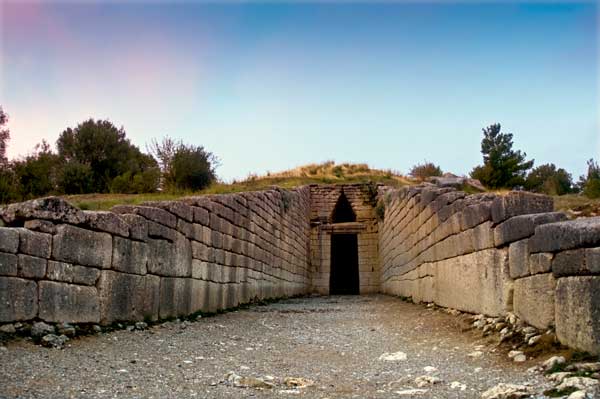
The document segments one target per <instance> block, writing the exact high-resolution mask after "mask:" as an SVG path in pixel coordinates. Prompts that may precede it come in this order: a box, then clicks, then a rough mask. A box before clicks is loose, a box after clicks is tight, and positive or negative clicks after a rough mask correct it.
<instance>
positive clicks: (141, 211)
mask: <svg viewBox="0 0 600 399" xmlns="http://www.w3.org/2000/svg"><path fill="white" fill-rule="evenodd" d="M111 211H113V212H115V213H121V214H127V213H129V214H133V215H140V216H143V217H145V218H146V219H148V220H152V221H153V222H156V223H160V224H162V225H164V226H167V227H170V228H172V229H174V228H175V227H177V217H176V216H175V215H173V214H172V213H169V212H167V211H165V210H164V209H160V208H154V207H150V206H133V205H117V206H113V207H112V209H111Z"/></svg>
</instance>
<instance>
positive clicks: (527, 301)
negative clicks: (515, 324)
mask: <svg viewBox="0 0 600 399" xmlns="http://www.w3.org/2000/svg"><path fill="white" fill-rule="evenodd" d="M514 286H515V291H514V299H513V307H514V312H515V314H516V315H517V316H519V317H520V318H521V319H522V320H524V321H525V322H527V323H529V324H531V325H532V326H534V327H537V328H540V329H545V328H548V327H550V326H552V325H554V289H555V287H556V279H555V278H554V276H553V275H552V273H544V274H536V275H535V276H530V277H524V278H520V279H518V280H516V281H515V285H514Z"/></svg>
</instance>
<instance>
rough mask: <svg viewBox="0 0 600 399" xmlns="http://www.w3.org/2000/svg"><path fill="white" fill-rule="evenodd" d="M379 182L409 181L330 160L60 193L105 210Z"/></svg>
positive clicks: (84, 205)
mask: <svg viewBox="0 0 600 399" xmlns="http://www.w3.org/2000/svg"><path fill="white" fill-rule="evenodd" d="M368 182H373V183H383V184H386V185H389V186H392V187H400V186H404V185H408V184H412V182H411V181H409V180H408V179H406V178H404V177H403V176H401V175H400V174H398V173H396V172H393V171H390V170H378V169H370V168H369V167H368V165H366V164H341V165H335V164H334V163H332V162H331V161H328V162H325V163H323V164H312V165H307V166H302V167H298V168H295V169H292V170H289V171H285V172H280V173H275V174H267V175H266V176H256V175H251V176H249V177H248V178H247V179H245V180H243V181H239V182H236V181H234V182H233V183H231V184H224V183H215V184H213V185H211V186H210V187H208V188H206V189H204V190H201V191H196V192H193V191H189V192H179V193H151V194H82V195H68V196H63V198H65V199H66V200H67V201H69V202H71V203H72V204H73V205H75V206H78V207H79V208H81V209H84V210H109V209H110V208H112V207H113V206H115V205H139V204H141V203H143V202H145V201H168V200H176V199H181V198H184V197H189V196H194V195H205V194H228V193H237V192H243V191H259V190H266V189H269V188H272V187H274V186H276V187H280V188H284V189H292V188H295V187H299V186H304V185H308V184H349V183H368Z"/></svg>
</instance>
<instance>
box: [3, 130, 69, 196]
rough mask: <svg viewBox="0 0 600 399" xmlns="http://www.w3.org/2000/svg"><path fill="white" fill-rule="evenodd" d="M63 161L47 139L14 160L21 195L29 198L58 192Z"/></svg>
mask: <svg viewBox="0 0 600 399" xmlns="http://www.w3.org/2000/svg"><path fill="white" fill-rule="evenodd" d="M60 167H61V161H60V158H59V157H58V155H56V154H54V153H53V152H52V150H51V149H50V145H48V143H47V142H46V141H42V143H41V144H38V145H36V146H35V149H34V152H33V153H32V154H30V155H28V156H27V157H25V158H24V159H22V160H18V161H15V162H14V165H13V169H14V173H15V175H16V179H17V181H18V184H19V191H20V197H21V198H22V199H29V198H35V197H41V196H44V195H48V194H50V193H55V192H57V188H58V187H57V173H58V171H59V170H60Z"/></svg>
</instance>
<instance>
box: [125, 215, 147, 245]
mask: <svg viewBox="0 0 600 399" xmlns="http://www.w3.org/2000/svg"><path fill="white" fill-rule="evenodd" d="M121 218H122V219H123V220H124V221H125V222H126V223H127V224H128V225H129V237H130V238H132V239H134V240H140V241H145V240H146V239H147V238H148V221H147V220H146V219H145V218H143V217H141V216H139V215H132V214H129V213H125V214H122V215H121Z"/></svg>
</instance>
